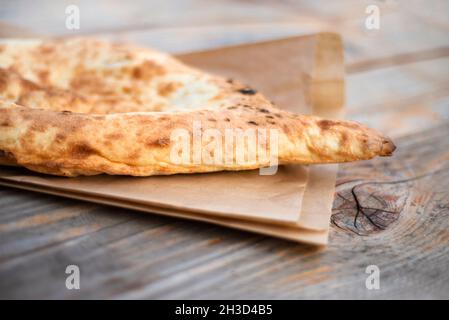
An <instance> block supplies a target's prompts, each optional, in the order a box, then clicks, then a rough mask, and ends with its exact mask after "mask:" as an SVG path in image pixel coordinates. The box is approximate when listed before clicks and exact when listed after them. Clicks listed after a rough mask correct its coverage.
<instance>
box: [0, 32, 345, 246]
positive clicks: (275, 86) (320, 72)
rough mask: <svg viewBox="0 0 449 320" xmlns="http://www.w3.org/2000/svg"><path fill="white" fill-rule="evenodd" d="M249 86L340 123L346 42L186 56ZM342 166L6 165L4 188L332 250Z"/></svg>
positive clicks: (325, 37)
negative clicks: (116, 171)
mask: <svg viewBox="0 0 449 320" xmlns="http://www.w3.org/2000/svg"><path fill="white" fill-rule="evenodd" d="M179 58H180V59H181V60H183V61H185V62H186V63H188V64H191V65H194V66H197V67H199V68H201V69H204V70H206V71H210V72H213V73H216V74H220V75H223V76H226V77H233V78H236V79H238V80H240V81H243V82H246V83H248V84H249V85H251V87H255V88H257V89H258V90H260V91H261V92H263V93H264V94H265V95H266V96H267V97H269V98H270V99H272V100H274V101H275V102H276V104H277V105H278V106H280V107H281V108H285V109H288V110H291V111H295V112H298V113H306V114H316V115H320V116H324V117H330V118H335V117H339V116H340V115H341V114H342V111H343V105H344V69H343V53H342V46H341V40H340V38H339V37H338V36H337V35H335V34H329V33H324V34H317V35H312V36H305V37H295V38H290V39H284V40H277V41H270V42H264V43H257V44H250V45H242V46H235V47H228V48H221V49H216V50H211V51H204V52H198V53H191V54H186V55H182V56H179ZM336 170H337V167H336V165H318V166H300V165H289V166H282V167H279V169H278V172H277V173H276V174H275V175H272V176H262V175H259V172H258V170H254V171H244V172H243V171H242V172H219V173H209V174H193V175H175V176H155V177H146V178H137V177H125V176H107V175H100V176H93V177H77V178H64V177H56V176H47V175H42V174H38V173H33V172H30V171H27V170H26V169H23V168H11V167H0V184H4V185H8V186H13V187H18V188H23V189H28V190H33V191H39V192H46V193H51V194H55V195H60V196H67V197H72V198H77V199H83V200H87V201H93V202H98V203H105V204H110V205H116V206H121V207H126V208H132V209H136V210H140V211H147V212H154V213H160V214H165V215H170V216H176V217H183V218H188V219H194V220H200V221H206V222H211V223H216V224H220V225H225V226H229V227H233V228H239V229H244V230H249V231H254V232H259V233H263V234H268V235H273V236H278V237H282V238H286V239H291V240H296V241H303V242H309V243H314V244H325V243H326V242H327V231H328V226H329V218H330V212H331V206H332V200H333V192H334V186H335V177H336Z"/></svg>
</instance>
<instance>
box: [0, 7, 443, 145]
mask: <svg viewBox="0 0 449 320" xmlns="http://www.w3.org/2000/svg"><path fill="white" fill-rule="evenodd" d="M448 12H449V1H445V0H431V1H421V0H409V1H399V0H383V1H376V0H340V1H324V0H323V1H314V0H279V1H270V0H259V1H255V0H227V1H224V0H215V1H207V0H169V1H144V0H128V1H117V0H100V1H79V0H62V1H51V0H40V1H25V0H11V1H8V0H2V1H1V6H0V36H2V37H17V36H23V35H24V34H26V35H39V36H40V35H45V36H74V35H84V36H87V35H88V36H101V37H104V38H110V39H113V40H120V41H130V42H135V43H138V44H141V45H146V46H152V47H156V48H159V49H162V50H165V51H168V52H171V53H184V52H189V51H194V50H204V49H209V48H215V47H221V46H228V45H235V44H241V43H248V42H257V41H262V40H270V39H277V38H283V37H291V36H296V35H302V34H308V33H313V32H318V31H333V32H338V33H340V34H341V35H342V36H343V40H344V46H345V59H346V70H347V73H348V78H347V84H348V85H347V88H348V92H347V98H348V99H347V103H348V117H350V118H353V119H355V120H363V121H368V122H371V123H368V124H370V125H371V126H373V127H375V128H378V129H380V130H383V131H385V132H387V133H389V134H390V135H393V136H396V135H403V134H407V133H408V132H410V131H411V130H415V129H417V128H427V127H429V126H432V125H435V124H436V123H439V122H440V121H441V120H442V119H444V120H445V119H447V118H448V111H447V109H448V108H447V106H448V100H447V95H449V91H448V90H447V89H448V86H449V83H448V81H447V80H448V79H447V74H448V71H449V59H448V58H447V57H449V19H448V18H447V14H448ZM74 18H76V19H77V20H78V23H74V20H73V19H74ZM362 91H363V93H362ZM386 104H387V105H386ZM392 104H393V105H394V108H391V105H392ZM404 104H407V110H403V109H401V112H399V113H398V112H396V111H397V110H396V109H397V108H401V107H402V106H404ZM419 104H420V105H419ZM386 107H388V115H387V116H386V114H385V113H383V112H382V113H376V112H375V111H376V110H379V109H381V108H384V109H385V108H386ZM368 109H369V111H370V112H371V113H372V116H371V117H369V118H367V117H361V116H360V112H362V113H363V114H364V115H366V111H367V110H368ZM391 121H394V122H395V126H391V125H389V123H391Z"/></svg>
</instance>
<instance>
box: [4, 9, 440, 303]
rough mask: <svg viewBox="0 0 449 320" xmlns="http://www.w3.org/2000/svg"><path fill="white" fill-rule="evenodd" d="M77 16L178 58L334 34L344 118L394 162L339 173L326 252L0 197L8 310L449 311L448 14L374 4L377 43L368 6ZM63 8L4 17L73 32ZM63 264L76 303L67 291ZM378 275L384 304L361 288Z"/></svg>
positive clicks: (91, 29) (32, 197) (67, 204)
mask: <svg viewBox="0 0 449 320" xmlns="http://www.w3.org/2000/svg"><path fill="white" fill-rule="evenodd" d="M35 3H37V4H35ZM71 3H75V4H76V3H78V4H79V5H80V9H81V19H82V27H81V30H80V32H81V33H84V34H100V35H103V36H106V37H109V38H113V39H122V40H123V39H124V40H131V41H136V42H140V43H142V44H147V45H153V46H156V47H160V48H162V49H165V50H169V51H171V52H184V51H189V50H192V49H204V48H209V47H216V46H221V45H228V44H236V43H242V42H249V41H257V40H262V39H269V38H278V37H283V36H291V35H296V34H303V33H307V32H311V31H318V30H329V29H331V30H337V31H340V32H341V33H342V35H343V37H344V39H345V51H346V56H347V71H348V77H347V95H348V96H347V104H348V112H347V118H351V119H355V120H358V121H361V122H364V123H367V124H369V125H370V126H372V127H375V128H378V129H380V130H382V131H383V132H385V133H387V134H390V135H391V136H392V137H393V138H395V142H396V144H397V145H398V150H397V152H396V153H395V155H394V157H393V158H386V159H376V160H373V161H365V162H359V163H350V164H345V165H341V167H340V173H339V178H338V181H337V192H336V196H335V202H334V209H333V216H332V223H331V234H330V245H329V247H328V248H326V249H323V248H314V247H309V246H305V245H298V244H295V243H290V242H286V241H281V240H277V239H272V238H269V237H263V236H259V235H254V234H250V233H245V232H239V231H234V230H229V229H225V228H221V227H217V226H211V225H207V224H202V223H194V222H188V221H181V220H177V219H171V218H165V217H158V216H150V215H142V214H140V213H137V212H133V211H130V210H125V209H118V208H112V207H106V206H100V205H94V204H89V203H84V202H80V201H74V200H67V199H62V198H58V197H53V196H49V195H43V194H37V193H32V192H25V191H19V190H15V189H11V188H5V187H1V188H0V297H1V298H449V273H448V265H449V161H448V160H449V78H448V76H447V75H448V74H449V50H448V48H449V22H448V20H447V18H446V16H445V14H447V12H449V10H448V9H449V3H448V2H447V1H428V2H422V1H386V2H376V1H374V3H375V4H378V5H379V6H380V8H381V29H380V30H378V31H369V32H368V31H367V30H366V29H364V27H363V19H364V18H365V17H366V15H365V8H366V5H368V4H372V2H371V1H358V0H357V1H353V0H350V1H338V2H329V1H326V2H324V1H297V2H296V1H288V2H276V3H274V2H271V1H270V2H268V1H257V2H244V1H242V2H240V1H232V2H225V1H214V2H210V1H207V2H206V1H172V2H166V1H164V2H147V1H145V2H144V1H142V2H138V3H127V2H115V1H96V2H95V7H93V6H94V4H93V3H94V2H92V1H90V2H84V1H70V4H71ZM212 3H213V4H212ZM65 5H66V4H65V2H63V1H61V2H59V1H58V2H57V4H56V2H53V1H42V2H33V4H32V5H31V6H32V7H30V2H27V5H24V2H22V1H14V2H8V3H7V4H6V5H2V8H1V9H0V19H1V20H2V21H3V22H8V23H14V24H15V25H17V26H19V27H20V26H21V27H25V28H27V27H28V28H29V27H32V29H33V30H35V31H36V32H37V33H46V34H56V35H61V34H67V33H70V32H69V31H68V30H66V29H65V28H64V18H65V15H64V8H65ZM139 6H140V7H139ZM83 7H84V8H86V7H87V8H89V10H86V11H88V12H85V16H84V18H83ZM37 13H39V14H37ZM39 16H40V17H48V18H46V19H42V18H39V19H38V18H37V17H39ZM99 17H101V19H99ZM83 19H84V20H83ZM16 32H17V33H19V32H20V30H18V29H15V28H7V29H6V28H3V27H0V34H1V35H2V36H5V35H12V36H13V35H14V34H15V33H16ZM69 264H76V265H78V266H79V267H80V269H81V290H67V289H66V288H65V278H66V276H67V275H66V274H65V273H64V271H65V267H66V266H67V265H69ZM368 265H377V266H378V267H379V269H380V276H381V278H380V289H379V290H367V289H366V287H365V280H366V277H367V276H368V275H367V274H366V273H365V268H366V267H367V266H368Z"/></svg>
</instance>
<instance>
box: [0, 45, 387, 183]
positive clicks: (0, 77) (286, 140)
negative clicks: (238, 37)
mask: <svg viewBox="0 0 449 320" xmlns="http://www.w3.org/2000/svg"><path fill="white" fill-rule="evenodd" d="M1 46H2V45H1V44H0V47H1ZM70 50H72V51H70ZM0 51H1V53H0V68H1V69H0V150H1V151H2V154H4V155H8V157H9V161H10V162H14V163H15V162H16V163H17V164H19V165H22V166H25V167H27V168H29V169H31V170H35V171H39V172H43V173H49V174H57V175H64V176H76V175H94V174H100V173H108V174H126V175H136V176H148V175H155V174H175V173H192V172H210V171H219V170H245V169H254V168H259V167H263V166H267V165H269V164H270V163H269V161H268V159H259V158H258V159H257V160H256V161H255V162H252V163H251V162H248V163H241V162H239V161H237V154H236V153H235V152H234V153H233V154H232V162H230V163H213V164H205V163H194V162H189V163H181V164H180V163H173V161H172V158H171V152H172V150H173V144H174V141H173V140H172V134H173V131H174V130H179V129H181V130H184V132H187V133H188V135H189V137H192V138H193V136H194V134H195V129H194V123H197V124H199V125H200V127H201V128H202V130H203V131H204V130H206V129H215V130H216V132H218V133H219V134H221V136H225V135H226V129H241V130H247V129H266V130H270V129H273V130H276V132H278V134H279V143H278V157H279V163H281V164H282V163H302V164H313V163H331V162H344V161H354V160H362V159H370V158H372V157H375V156H377V155H380V156H387V155H391V153H392V152H393V151H394V148H395V147H394V145H393V143H392V142H391V140H389V139H388V138H386V137H383V136H382V135H380V134H379V133H377V132H376V131H374V130H371V129H369V128H367V127H365V126H362V125H360V124H358V123H356V122H352V121H342V120H326V119H320V118H317V117H311V116H301V115H297V114H293V113H290V112H286V111H282V110H279V109H277V108H275V107H274V106H273V105H272V103H270V102H269V101H268V100H267V99H265V98H264V97H263V96H262V95H261V94H260V93H257V92H256V91H254V90H252V89H251V88H248V87H246V86H244V85H242V84H240V83H238V82H234V81H226V80H225V79H221V78H218V77H214V76H211V75H208V74H205V73H202V72H200V71H198V70H195V69H193V68H189V67H187V66H185V65H183V64H181V63H180V62H178V61H177V60H175V59H173V58H171V57H169V56H167V55H164V54H162V53H159V52H155V51H152V50H146V49H137V48H131V47H129V46H120V45H114V44H109V43H107V42H99V41H97V40H86V39H72V40H66V41H61V40H57V41H48V42H44V43H35V44H23V45H22V46H20V45H17V44H15V45H12V44H10V45H8V44H3V50H0ZM73 51H75V52H73ZM67 52H73V55H72V53H71V54H69V55H67ZM67 56H69V57H67ZM41 64H46V66H45V67H44V66H42V65H41ZM161 110H162V111H165V112H154V111H161ZM135 111H139V112H135ZM203 131H201V132H203ZM267 132H268V131H267ZM201 143H202V144H203V145H202V146H201V147H202V148H204V149H206V148H207V147H208V145H207V144H208V142H207V141H202V142H201ZM257 143H259V144H263V146H264V147H265V148H266V149H267V151H270V150H271V149H272V146H271V142H270V141H262V140H257ZM190 152H191V153H192V154H193V152H194V151H193V148H192V150H190ZM222 152H223V153H225V152H226V150H225V147H224V146H223V149H222ZM242 152H243V153H245V154H244V156H245V157H246V156H247V153H248V150H247V149H244V150H243V151H242ZM192 154H191V155H189V156H190V157H193V155H192ZM212 156H213V155H212ZM3 158H5V157H3ZM12 159H13V160H12ZM0 164H1V162H0Z"/></svg>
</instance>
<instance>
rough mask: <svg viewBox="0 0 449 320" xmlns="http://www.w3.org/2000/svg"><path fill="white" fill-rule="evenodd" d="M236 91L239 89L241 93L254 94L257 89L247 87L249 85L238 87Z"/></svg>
mask: <svg viewBox="0 0 449 320" xmlns="http://www.w3.org/2000/svg"><path fill="white" fill-rule="evenodd" d="M238 91H239V92H240V93H241V94H248V95H253V94H256V93H257V90H254V89H252V88H249V87H247V88H243V89H240V90H238Z"/></svg>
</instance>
